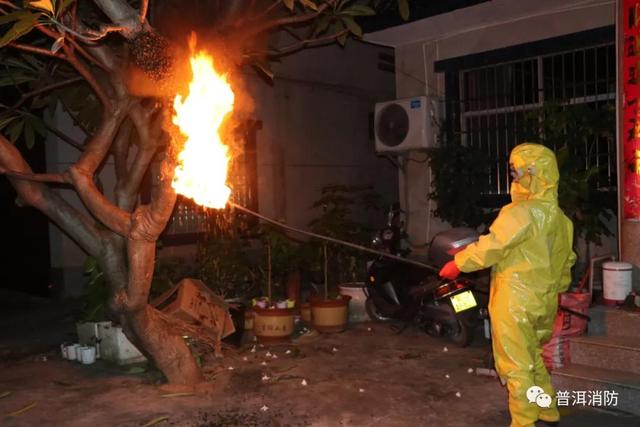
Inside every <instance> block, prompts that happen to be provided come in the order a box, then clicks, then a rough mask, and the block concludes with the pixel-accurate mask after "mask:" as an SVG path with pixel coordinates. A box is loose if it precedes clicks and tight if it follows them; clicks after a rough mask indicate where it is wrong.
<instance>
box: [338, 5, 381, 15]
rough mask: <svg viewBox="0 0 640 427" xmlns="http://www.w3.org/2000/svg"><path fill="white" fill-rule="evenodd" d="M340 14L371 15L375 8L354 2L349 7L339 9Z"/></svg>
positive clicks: (374, 12) (373, 13)
mask: <svg viewBox="0 0 640 427" xmlns="http://www.w3.org/2000/svg"><path fill="white" fill-rule="evenodd" d="M340 14H341V15H350V16H373V15H375V14H376V11H375V9H373V8H372V7H369V6H364V5H361V4H354V5H353V6H351V7H348V8H347V9H345V10H342V11H340Z"/></svg>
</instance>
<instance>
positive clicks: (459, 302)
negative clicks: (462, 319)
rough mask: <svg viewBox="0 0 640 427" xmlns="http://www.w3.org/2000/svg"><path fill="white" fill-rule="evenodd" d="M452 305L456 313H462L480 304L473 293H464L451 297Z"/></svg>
mask: <svg viewBox="0 0 640 427" xmlns="http://www.w3.org/2000/svg"><path fill="white" fill-rule="evenodd" d="M451 305H453V310H454V311H455V312H456V313H460V312H461V311H465V310H468V309H470V308H473V307H475V306H476V305H478V303H477V302H476V299H475V297H474V296H473V292H471V291H464V292H460V293H459V294H457V295H453V296H452V297H451Z"/></svg>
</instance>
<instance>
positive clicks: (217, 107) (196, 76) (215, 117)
mask: <svg viewBox="0 0 640 427" xmlns="http://www.w3.org/2000/svg"><path fill="white" fill-rule="evenodd" d="M191 71H192V73H193V78H192V80H191V82H190V83H189V94H188V95H187V97H186V98H185V99H184V100H183V98H182V95H180V94H178V95H177V96H176V97H175V100H174V102H173V108H174V109H175V112H176V113H175V115H174V116H173V124H175V125H176V126H178V128H179V129H180V133H182V134H183V135H184V136H185V137H186V141H185V143H184V147H183V149H182V151H181V152H180V154H178V165H177V166H176V170H175V175H174V178H173V183H172V186H173V188H174V189H175V190H176V192H177V193H179V194H182V195H184V196H187V197H190V198H192V199H193V200H194V201H195V202H196V203H197V204H199V205H202V206H206V207H210V208H216V209H221V208H224V207H225V205H226V204H227V201H228V200H229V195H230V194H231V189H230V188H229V187H228V186H227V170H228V166H229V148H228V147H227V146H226V145H225V144H224V143H223V142H222V138H221V137H220V133H219V132H220V126H221V125H222V122H223V121H224V118H225V117H226V116H227V114H229V113H230V112H231V111H232V110H233V104H234V94H233V91H232V90H231V85H230V84H229V82H228V81H227V76H226V75H221V74H218V73H217V72H216V70H215V68H214V66H213V58H212V57H211V56H209V55H208V54H206V53H204V52H198V53H197V54H195V55H194V56H192V57H191Z"/></svg>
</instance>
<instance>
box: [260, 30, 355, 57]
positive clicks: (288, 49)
mask: <svg viewBox="0 0 640 427" xmlns="http://www.w3.org/2000/svg"><path fill="white" fill-rule="evenodd" d="M348 33H349V30H342V31H340V32H339V33H335V34H329V35H326V36H323V37H318V38H315V39H308V40H300V41H299V42H296V43H292V44H290V45H288V46H285V47H283V48H280V49H274V50H269V51H267V52H261V53H263V54H264V53H266V54H267V55H269V56H271V57H276V56H282V55H287V54H291V53H293V52H296V51H298V50H300V49H304V48H305V47H310V46H322V45H325V44H330V43H333V42H335V41H336V39H338V38H339V37H341V36H343V35H345V34H348ZM259 54H260V53H259ZM250 55H251V54H250Z"/></svg>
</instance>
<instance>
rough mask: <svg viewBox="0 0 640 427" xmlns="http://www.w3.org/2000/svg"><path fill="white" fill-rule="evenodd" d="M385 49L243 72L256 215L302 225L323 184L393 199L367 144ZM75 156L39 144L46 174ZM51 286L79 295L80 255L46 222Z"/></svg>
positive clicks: (309, 54)
mask: <svg viewBox="0 0 640 427" xmlns="http://www.w3.org/2000/svg"><path fill="white" fill-rule="evenodd" d="M383 50H387V51H388V50H389V49H386V48H381V47H378V46H372V45H368V44H364V43H358V42H353V41H350V42H349V43H348V44H347V47H346V48H345V49H344V50H343V49H342V48H340V47H338V46H329V47H323V48H315V49H309V50H306V51H301V52H298V53H296V54H295V55H292V56H289V57H286V58H284V59H283V60H282V62H281V63H277V64H275V65H274V71H275V74H276V78H275V80H274V82H273V84H272V85H270V84H267V83H266V82H265V81H263V80H262V79H260V78H258V77H257V76H256V75H255V74H253V73H250V72H248V73H247V76H246V79H247V86H248V90H249V91H250V93H251V96H252V97H253V99H254V101H255V105H256V108H255V111H254V114H253V115H254V118H255V119H257V120H261V121H262V126H263V127H262V129H261V130H259V131H258V133H257V156H258V158H257V163H258V165H257V168H258V171H257V174H258V204H259V210H260V212H261V213H263V214H266V215H268V216H271V217H274V218H277V219H281V220H285V221H286V222H288V223H290V224H292V225H297V226H302V227H306V225H307V223H308V222H309V220H310V219H311V218H313V217H314V216H315V215H316V213H314V212H313V211H312V210H311V209H310V205H311V204H312V203H313V201H315V200H316V199H317V198H318V197H319V196H320V189H321V188H322V186H324V185H327V184H347V185H361V184H367V185H372V186H374V188H375V189H376V190H377V191H378V192H379V193H380V194H381V195H382V196H383V197H384V199H386V200H389V201H393V200H396V199H397V188H398V187H397V186H398V182H397V172H396V169H395V168H394V167H393V166H392V165H391V164H390V163H389V162H388V161H386V160H384V159H380V158H378V157H376V155H375V151H374V147H373V142H372V141H371V140H370V139H369V113H370V112H372V111H373V107H374V103H375V102H376V101H380V100H387V99H392V98H393V97H394V76H393V74H392V73H388V72H382V71H379V70H378V69H377V59H378V53H379V52H380V51H383ZM54 120H55V126H56V127H57V128H59V129H64V130H66V131H67V132H68V133H69V134H70V135H71V136H74V137H75V138H77V139H78V140H82V138H83V135H82V132H81V131H80V130H79V129H76V128H74V127H73V124H72V123H71V119H70V118H69V117H68V116H66V115H65V114H62V113H61V112H60V113H59V114H57V115H56V117H55V118H54ZM77 157H78V152H77V150H75V149H74V148H72V147H70V146H68V145H66V144H65V143H64V142H60V141H56V138H52V139H51V140H50V141H48V143H47V163H48V169H49V170H50V171H63V170H65V169H66V168H68V166H69V165H70V164H71V163H72V162H74V161H75V160H76V159H77ZM100 181H101V183H102V184H103V186H104V188H105V190H106V192H107V195H108V196H109V197H111V195H112V190H113V187H114V183H115V178H114V175H113V167H112V164H111V162H107V164H105V166H104V168H103V171H102V172H101V174H100ZM60 192H61V193H62V194H63V195H64V197H65V198H66V199H67V200H69V201H70V202H71V203H72V204H73V205H74V206H78V207H80V208H81V209H82V204H81V202H80V200H79V199H78V197H77V196H76V195H75V193H74V192H73V191H72V190H60ZM50 227H51V231H50V234H51V239H50V241H51V243H50V246H51V265H52V268H53V277H52V279H53V282H54V283H56V284H57V285H58V286H60V287H62V288H64V291H63V292H64V294H66V295H77V294H79V293H80V292H82V285H83V282H84V280H83V277H82V263H83V262H84V260H85V258H86V255H85V254H84V253H83V251H82V250H81V249H80V248H78V246H77V245H75V243H74V242H73V241H71V240H70V239H69V237H67V236H66V235H65V234H64V233H62V231H61V230H59V229H58V228H57V227H56V226H55V225H51V226H50ZM193 254H194V247H193V245H191V246H176V247H167V248H164V249H163V250H162V254H161V255H162V256H168V257H175V256H178V257H184V258H185V259H188V258H190V257H192V256H193Z"/></svg>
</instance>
